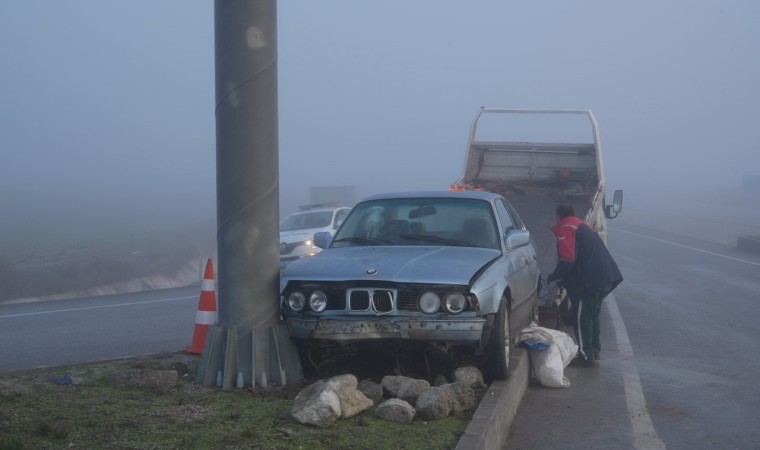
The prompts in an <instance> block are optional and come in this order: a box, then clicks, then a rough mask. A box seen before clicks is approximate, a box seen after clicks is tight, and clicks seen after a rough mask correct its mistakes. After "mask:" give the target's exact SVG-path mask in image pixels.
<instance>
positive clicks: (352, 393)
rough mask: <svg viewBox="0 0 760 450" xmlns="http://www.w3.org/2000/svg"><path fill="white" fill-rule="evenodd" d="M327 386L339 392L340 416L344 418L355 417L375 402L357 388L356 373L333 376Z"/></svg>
mask: <svg viewBox="0 0 760 450" xmlns="http://www.w3.org/2000/svg"><path fill="white" fill-rule="evenodd" d="M327 386H328V388H329V389H332V390H333V391H335V393H336V394H338V399H339V400H340V417H341V418H343V419H347V418H349V417H353V416H355V415H357V414H359V413H361V412H362V411H364V410H365V409H367V408H371V407H372V405H374V404H375V403H374V402H373V401H372V400H370V399H368V398H367V396H366V395H364V394H363V393H362V392H361V391H360V390H359V389H357V386H358V383H357V381H356V377H355V376H354V375H351V374H348V375H338V376H336V377H332V378H330V379H329V380H327Z"/></svg>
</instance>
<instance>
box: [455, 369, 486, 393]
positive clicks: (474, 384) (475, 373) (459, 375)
mask: <svg viewBox="0 0 760 450" xmlns="http://www.w3.org/2000/svg"><path fill="white" fill-rule="evenodd" d="M452 378H453V379H454V382H457V381H463V382H465V383H466V384H467V385H468V386H470V387H471V388H473V389H479V388H481V387H483V386H485V382H484V381H483V373H482V372H481V371H480V370H478V368H477V367H473V366H465V367H459V368H457V369H455V370H454V373H453V374H452Z"/></svg>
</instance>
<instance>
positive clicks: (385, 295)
mask: <svg viewBox="0 0 760 450" xmlns="http://www.w3.org/2000/svg"><path fill="white" fill-rule="evenodd" d="M372 294H373V295H372V302H373V303H374V305H375V311H377V312H379V313H387V312H391V311H393V291H387V290H384V289H378V290H376V291H375V292H373V293H372Z"/></svg>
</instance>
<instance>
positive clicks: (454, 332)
mask: <svg viewBox="0 0 760 450" xmlns="http://www.w3.org/2000/svg"><path fill="white" fill-rule="evenodd" d="M485 323H486V321H485V320H484V319H481V318H462V319H457V320H432V319H409V318H388V317H386V318H383V319H366V318H361V319H345V318H341V319H324V318H320V319H301V318H294V317H289V318H288V319H287V324H288V330H289V332H290V335H291V336H292V337H294V338H296V339H326V340H332V341H360V340H370V339H405V340H415V341H440V342H455V343H457V342H458V343H466V342H470V343H472V342H477V341H479V340H480V338H481V334H482V333H483V326H484V325H485Z"/></svg>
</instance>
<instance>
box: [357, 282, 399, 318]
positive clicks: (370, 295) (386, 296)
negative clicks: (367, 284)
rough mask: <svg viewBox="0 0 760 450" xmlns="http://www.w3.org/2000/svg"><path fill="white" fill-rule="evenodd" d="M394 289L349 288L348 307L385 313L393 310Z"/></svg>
mask: <svg viewBox="0 0 760 450" xmlns="http://www.w3.org/2000/svg"><path fill="white" fill-rule="evenodd" d="M394 298H395V291H393V290H391V289H371V288H368V289H363V288H362V289H349V290H348V309H349V310H350V311H369V310H370V309H371V310H374V311H375V312H377V313H387V312H391V311H393V303H394Z"/></svg>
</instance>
